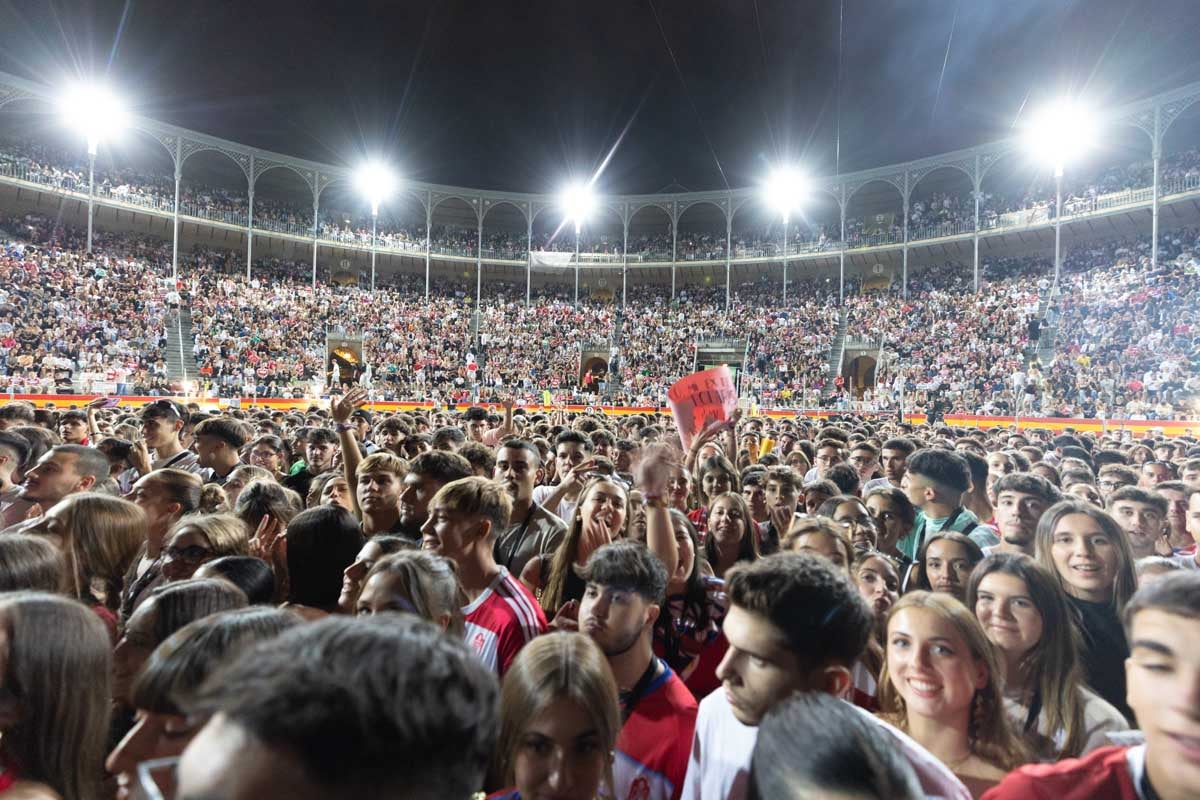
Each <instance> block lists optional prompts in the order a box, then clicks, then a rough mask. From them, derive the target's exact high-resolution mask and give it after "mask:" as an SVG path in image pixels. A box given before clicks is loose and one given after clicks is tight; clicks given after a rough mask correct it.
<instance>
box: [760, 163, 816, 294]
mask: <svg viewBox="0 0 1200 800" xmlns="http://www.w3.org/2000/svg"><path fill="white" fill-rule="evenodd" d="M807 189H808V179H807V178H806V177H805V176H804V173H802V172H801V171H800V170H798V169H796V168H795V167H779V168H777V169H775V171H774V172H772V173H771V175H770V177H769V178H768V179H767V184H766V187H765V195H766V200H767V203H768V204H769V205H770V206H771V207H772V208H774V209H775V211H776V213H778V214H780V215H782V216H783V302H784V304H785V305H786V304H787V246H788V224H789V223H790V222H791V219H792V212H793V211H795V210H796V209H797V208H798V207H799V205H800V202H801V200H802V199H803V197H804V193H805V191H806V190H807Z"/></svg>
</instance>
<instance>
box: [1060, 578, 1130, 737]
mask: <svg viewBox="0 0 1200 800" xmlns="http://www.w3.org/2000/svg"><path fill="white" fill-rule="evenodd" d="M1067 600H1069V601H1070V603H1071V607H1072V608H1073V609H1075V613H1076V614H1077V615H1078V617H1079V620H1080V623H1081V626H1080V627H1081V629H1082V632H1083V637H1082V638H1083V650H1082V651H1081V652H1080V654H1079V658H1080V661H1081V662H1082V664H1083V671H1084V679H1085V680H1086V681H1087V684H1088V686H1090V687H1091V688H1092V690H1093V691H1095V692H1096V694H1098V695H1100V696H1101V697H1103V698H1104V699H1105V700H1107V701H1108V702H1110V703H1112V705H1113V706H1115V707H1116V709H1117V710H1118V711H1120V712H1121V713H1122V714H1124V715H1125V718H1126V719H1128V720H1129V721H1130V722H1132V721H1133V710H1132V709H1131V708H1130V707H1129V706H1128V705H1127V704H1126V703H1125V659H1127V658H1129V643H1128V642H1127V641H1126V640H1125V629H1124V628H1123V627H1122V626H1121V620H1120V618H1119V617H1118V616H1117V611H1116V608H1114V607H1113V604H1112V603H1092V602H1089V601H1087V600H1080V599H1079V598H1077V597H1069V596H1068V597H1067Z"/></svg>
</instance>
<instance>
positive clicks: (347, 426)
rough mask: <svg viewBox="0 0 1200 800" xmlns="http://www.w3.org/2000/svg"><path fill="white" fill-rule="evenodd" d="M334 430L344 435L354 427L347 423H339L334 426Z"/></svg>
mask: <svg viewBox="0 0 1200 800" xmlns="http://www.w3.org/2000/svg"><path fill="white" fill-rule="evenodd" d="M334 428H335V429H336V430H337V432H338V433H345V432H346V431H352V430H354V426H353V425H351V424H350V423H349V422H339V423H338V424H337V425H335V426H334Z"/></svg>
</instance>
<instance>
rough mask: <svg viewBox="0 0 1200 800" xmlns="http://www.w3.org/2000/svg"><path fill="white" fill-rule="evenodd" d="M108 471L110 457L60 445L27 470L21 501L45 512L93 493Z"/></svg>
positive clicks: (78, 445)
mask: <svg viewBox="0 0 1200 800" xmlns="http://www.w3.org/2000/svg"><path fill="white" fill-rule="evenodd" d="M108 469H109V468H108V458H106V457H105V455H104V454H103V453H101V452H100V451H99V450H97V449H96V448H94V447H85V446H84V445H81V444H60V445H58V446H56V447H52V448H50V450H49V451H47V452H46V453H45V454H44V455H43V456H42V457H41V458H39V459H38V461H37V463H36V464H35V465H33V466H32V467H30V468H29V469H28V470H26V472H25V482H24V483H22V484H21V491H20V493H19V498H20V499H21V500H26V501H29V502H31V503H37V505H38V506H39V507H40V508H41V510H42V511H46V510H48V509H49V508H50V507H51V506H52V505H54V504H55V503H57V502H58V501H59V500H62V499H63V498H64V497H66V496H67V495H71V494H77V493H78V492H89V491H91V490H92V487H94V486H95V485H96V484H97V483H99V482H100V481H102V480H104V479H105V478H107V477H108Z"/></svg>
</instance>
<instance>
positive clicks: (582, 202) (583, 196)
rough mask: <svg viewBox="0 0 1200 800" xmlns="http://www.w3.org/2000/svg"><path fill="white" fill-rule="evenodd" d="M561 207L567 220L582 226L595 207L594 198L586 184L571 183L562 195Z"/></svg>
mask: <svg viewBox="0 0 1200 800" xmlns="http://www.w3.org/2000/svg"><path fill="white" fill-rule="evenodd" d="M562 207H563V211H565V212H566V215H567V219H569V220H570V221H571V222H573V223H574V224H575V225H582V224H583V223H584V222H585V221H586V220H587V218H588V216H589V215H590V214H591V213H592V209H594V208H595V207H596V197H595V195H593V194H592V188H591V187H590V186H588V185H587V184H586V183H573V184H571V185H570V186H568V187H567V188H566V190H564V191H563V193H562Z"/></svg>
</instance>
